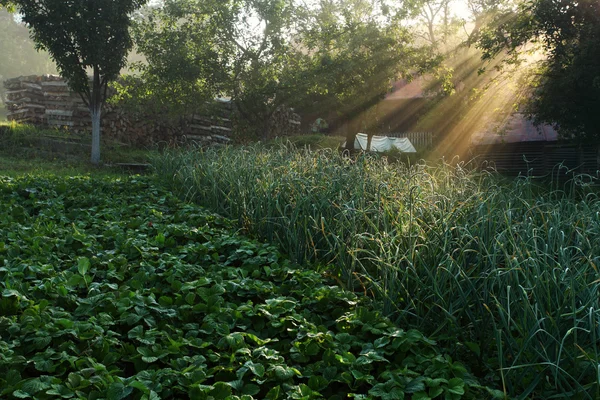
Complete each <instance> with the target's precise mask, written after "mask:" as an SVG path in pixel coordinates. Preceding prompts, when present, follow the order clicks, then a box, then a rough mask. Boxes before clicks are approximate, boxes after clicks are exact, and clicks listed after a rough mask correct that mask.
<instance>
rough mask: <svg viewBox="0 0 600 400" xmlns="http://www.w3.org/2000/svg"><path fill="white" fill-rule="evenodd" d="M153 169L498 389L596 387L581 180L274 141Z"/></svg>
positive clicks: (594, 211) (591, 254)
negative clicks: (351, 154)
mask: <svg viewBox="0 0 600 400" xmlns="http://www.w3.org/2000/svg"><path fill="white" fill-rule="evenodd" d="M154 165H155V167H156V169H157V171H158V173H159V174H160V175H161V176H162V177H163V179H164V181H165V182H170V184H171V185H172V187H173V189H174V190H177V191H179V192H180V193H181V195H182V196H186V197H187V198H189V199H193V200H195V201H197V202H198V203H200V204H202V205H205V206H206V207H208V208H210V209H211V210H213V211H216V212H218V213H220V214H222V215H225V216H227V217H230V218H234V219H235V220H237V222H238V224H239V226H240V227H242V228H243V229H245V230H247V231H248V232H250V233H252V234H254V235H256V236H258V237H260V238H263V239H266V240H268V241H271V242H274V243H277V244H278V245H279V246H280V247H281V248H282V249H284V250H285V251H286V252H287V254H288V255H289V256H290V257H291V258H292V259H293V260H295V261H297V262H299V263H305V262H310V263H313V262H314V263H317V264H320V265H322V267H321V269H320V270H322V271H325V272H327V273H329V274H330V275H331V276H333V277H334V278H335V279H336V280H337V281H338V283H340V284H342V285H344V286H345V287H346V288H348V289H352V290H354V291H356V292H360V293H364V294H367V295H369V296H371V297H373V298H374V299H375V300H376V301H377V302H378V303H379V307H380V310H382V311H383V313H384V314H385V315H388V316H389V317H390V318H392V320H394V321H396V322H397V323H398V324H400V325H401V326H411V327H414V328H417V329H419V330H421V331H423V332H424V333H426V334H427V335H429V336H430V337H433V338H435V339H436V340H437V341H438V343H440V344H441V345H442V346H443V347H444V348H446V349H448V352H449V353H450V354H452V355H453V356H455V357H458V358H460V359H463V360H469V367H470V369H471V370H472V371H474V372H475V373H476V375H477V376H478V377H480V378H481V379H485V380H487V381H488V382H493V385H497V386H502V387H503V391H504V392H505V393H506V394H507V395H509V396H515V397H519V398H528V397H530V396H531V397H533V398H561V397H562V398H581V399H594V398H598V396H600V381H599V380H598V375H597V373H596V372H597V361H596V360H597V354H598V353H599V350H600V349H599V347H598V341H597V336H598V333H597V332H598V331H597V326H598V321H599V320H600V311H599V310H600V300H599V299H600V298H599V297H598V295H597V294H598V289H599V282H598V279H597V265H598V262H599V261H600V253H599V252H598V249H600V235H599V234H598V232H600V220H598V217H597V216H598V213H600V198H599V197H598V195H597V193H596V191H595V190H593V189H592V188H591V185H592V184H594V183H595V182H597V178H596V177H591V176H580V177H577V178H575V179H573V180H572V181H569V182H567V183H566V184H565V185H566V187H563V188H560V187H558V185H559V184H558V183H553V185H556V186H554V187H552V188H546V189H544V188H540V187H538V186H537V185H536V184H535V183H534V181H533V180H532V178H530V177H519V178H518V179H516V180H514V181H511V182H507V181H505V180H503V179H502V178H501V177H500V176H498V175H497V174H495V173H494V172H493V171H481V170H475V169H471V168H469V167H468V166H466V165H465V164H463V163H455V164H452V165H451V164H443V163H442V164H440V165H427V164H425V163H423V162H419V163H413V164H411V165H405V164H400V163H389V162H388V161H387V159H386V158H384V157H375V156H372V155H364V156H359V157H356V158H345V157H343V156H342V155H340V154H338V153H337V152H333V151H327V150H323V151H317V152H310V151H306V150H297V149H293V148H289V147H284V146H282V147H280V148H268V149H265V148H262V147H244V148H225V149H220V150H206V151H202V152H184V153H172V154H165V155H163V156H161V157H159V158H157V159H156V160H154ZM559 189H561V190H559ZM388 389H389V390H392V388H388Z"/></svg>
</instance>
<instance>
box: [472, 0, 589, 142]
mask: <svg viewBox="0 0 600 400" xmlns="http://www.w3.org/2000/svg"><path fill="white" fill-rule="evenodd" d="M479 46H480V47H481V48H482V49H483V51H484V59H491V58H492V57H494V56H496V55H498V54H500V53H503V52H505V53H506V56H507V62H509V63H513V64H514V63H518V62H519V61H520V60H521V59H522V57H521V56H522V55H524V54H529V53H531V52H532V51H533V50H539V51H541V52H542V54H543V55H544V58H543V59H542V60H541V61H539V62H537V63H536V64H535V69H534V70H533V71H532V73H531V74H530V77H531V80H530V86H529V93H528V94H527V96H525V98H526V99H527V100H526V102H525V104H524V109H525V111H526V112H528V113H530V114H531V116H532V118H533V120H534V122H536V123H538V124H541V123H547V124H552V125H554V126H555V127H556V128H557V129H558V131H559V134H561V135H562V136H563V137H570V138H577V139H582V140H584V139H598V138H600V128H599V127H600V113H598V110H599V109H600V69H598V65H600V3H599V2H598V1H597V0H581V1H577V2H571V1H556V0H528V1H525V2H523V3H521V4H520V5H519V6H518V7H516V8H513V9H512V10H508V11H506V12H504V13H502V14H500V15H499V16H498V17H497V18H495V20H494V21H493V22H492V23H490V24H488V25H487V27H486V29H485V30H484V32H483V34H482V36H481V38H480V40H479Z"/></svg>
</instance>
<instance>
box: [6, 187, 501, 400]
mask: <svg viewBox="0 0 600 400" xmlns="http://www.w3.org/2000/svg"><path fill="white" fill-rule="evenodd" d="M0 293H1V298H0V397H1V398H3V399H5V398H6V399H12V398H35V399H52V398H80V399H110V400H114V399H125V398H128V399H129V398H131V399H169V398H176V399H180V398H192V399H253V398H256V399H288V398H291V399H316V398H328V399H342V398H347V397H354V398H382V399H403V398H404V399H413V400H417V399H429V398H436V399H437V398H440V399H441V398H445V399H462V398H467V399H468V398H471V399H475V398H478V399H481V398H489V397H491V396H493V395H496V396H501V393H499V392H498V391H494V390H490V389H487V388H485V387H483V386H480V385H479V384H478V381H477V380H476V379H475V378H474V377H473V376H472V375H471V374H470V373H469V372H467V370H466V369H465V367H464V366H463V365H462V364H461V363H459V362H456V361H454V360H453V359H452V358H451V357H450V356H449V355H448V354H443V352H441V351H440V349H439V347H438V346H437V345H436V343H435V342H433V341H432V340H430V339H428V338H426V337H425V336H424V335H423V334H421V333H420V332H419V331H417V330H414V329H410V328H409V327H405V328H403V327H401V326H400V327H399V326H397V325H395V324H393V323H392V322H390V320H389V319H387V318H385V317H383V316H382V315H381V314H380V313H379V312H378V311H376V309H375V308H374V307H373V303H372V301H371V300H369V299H368V298H367V297H366V296H364V295H360V294H355V293H352V292H350V291H347V290H344V289H342V288H340V287H339V286H337V285H335V284H334V283H333V282H331V281H328V280H327V279H326V278H324V276H323V275H322V274H320V273H318V272H316V271H315V270H313V269H311V268H305V267H301V266H300V265H297V264H293V263H291V262H290V261H288V260H287V259H286V258H285V257H284V256H282V255H281V254H280V253H279V252H278V250H277V249H276V248H275V247H273V246H271V245H269V244H263V243H260V242H257V241H254V240H250V239H248V238H246V237H244V236H241V235H239V234H238V233H236V229H235V228H234V227H233V224H232V223H231V222H230V221H228V220H226V219H223V218H221V217H218V216H215V215H213V214H211V213H209V212H207V211H205V210H203V209H202V208H199V207H198V206H194V205H190V204H187V203H184V202H182V201H180V200H178V199H177V198H176V197H175V196H174V195H172V194H170V193H169V192H168V191H165V190H164V189H161V188H160V187H159V186H157V184H156V183H155V182H154V181H153V180H152V179H151V178H140V177H132V178H102V179H99V178H90V177H89V176H88V177H74V178H57V177H50V178H42V177H24V178H8V177H1V178H0Z"/></svg>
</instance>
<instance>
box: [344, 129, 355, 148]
mask: <svg viewBox="0 0 600 400" xmlns="http://www.w3.org/2000/svg"><path fill="white" fill-rule="evenodd" d="M355 140H356V131H355V130H354V129H352V128H350V129H348V130H346V150H354V141H355Z"/></svg>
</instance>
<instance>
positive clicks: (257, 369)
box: [244, 361, 265, 378]
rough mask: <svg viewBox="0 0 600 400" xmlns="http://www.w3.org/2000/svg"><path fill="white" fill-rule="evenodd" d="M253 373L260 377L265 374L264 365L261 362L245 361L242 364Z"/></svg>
mask: <svg viewBox="0 0 600 400" xmlns="http://www.w3.org/2000/svg"><path fill="white" fill-rule="evenodd" d="M244 366H245V367H247V368H248V369H249V370H250V371H251V372H252V373H253V374H254V375H256V376H258V377H259V378H262V377H263V376H264V375H265V366H264V365H262V364H257V363H254V362H252V361H247V362H246V363H245V364H244Z"/></svg>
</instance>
